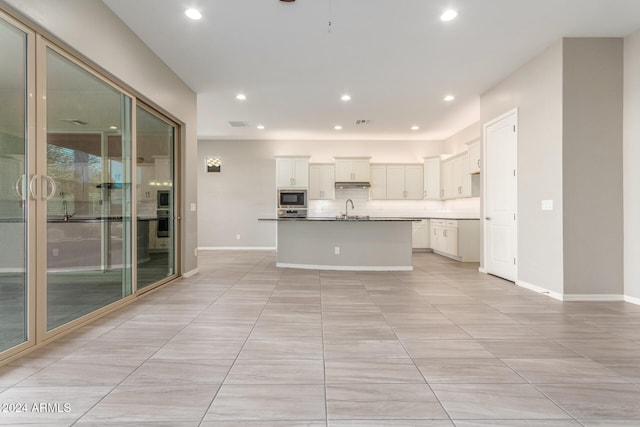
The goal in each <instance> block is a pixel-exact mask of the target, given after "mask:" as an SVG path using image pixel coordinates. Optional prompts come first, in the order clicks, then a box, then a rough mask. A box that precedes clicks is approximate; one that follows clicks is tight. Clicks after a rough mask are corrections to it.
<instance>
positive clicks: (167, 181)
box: [136, 107, 176, 289]
mask: <svg viewBox="0 0 640 427" xmlns="http://www.w3.org/2000/svg"><path fill="white" fill-rule="evenodd" d="M136 114H137V116H136V123H137V126H136V141H137V142H136V144H137V148H136V163H137V164H136V175H137V176H136V187H137V201H136V203H137V208H138V209H137V212H138V218H137V220H138V224H137V226H138V239H137V244H138V249H137V254H138V265H137V285H138V289H142V288H145V287H147V286H149V285H151V284H154V283H158V282H160V281H162V280H165V279H167V278H168V277H171V276H174V275H175V274H176V268H175V258H176V257H175V228H174V218H175V191H174V182H175V181H174V164H175V159H174V153H175V143H176V141H175V135H176V128H175V126H172V125H171V124H168V123H167V122H165V121H163V120H161V119H160V118H159V117H157V116H156V115H154V114H152V113H150V112H149V111H147V110H145V109H143V108H140V107H138V108H137V109H136Z"/></svg>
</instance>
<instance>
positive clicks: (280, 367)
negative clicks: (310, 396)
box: [225, 359, 324, 384]
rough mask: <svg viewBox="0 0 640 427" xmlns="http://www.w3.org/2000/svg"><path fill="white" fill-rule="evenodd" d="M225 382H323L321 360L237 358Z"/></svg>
mask: <svg viewBox="0 0 640 427" xmlns="http://www.w3.org/2000/svg"><path fill="white" fill-rule="evenodd" d="M225 384H324V365H323V363H322V360H319V359H307V360H238V361H236V362H235V363H234V365H233V367H232V368H231V371H230V372H229V375H228V376H227V378H226V380H225Z"/></svg>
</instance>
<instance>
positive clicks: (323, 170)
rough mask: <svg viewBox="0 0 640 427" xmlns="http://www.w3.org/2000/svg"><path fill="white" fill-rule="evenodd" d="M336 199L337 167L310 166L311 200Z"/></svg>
mask: <svg viewBox="0 0 640 427" xmlns="http://www.w3.org/2000/svg"><path fill="white" fill-rule="evenodd" d="M335 198H336V187H335V167H334V166H333V165H309V199H310V200H334V199H335Z"/></svg>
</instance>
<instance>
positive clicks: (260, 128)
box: [256, 125, 264, 130]
mask: <svg viewBox="0 0 640 427" xmlns="http://www.w3.org/2000/svg"><path fill="white" fill-rule="evenodd" d="M256 128H257V129H259V130H262V129H264V125H258V126H256Z"/></svg>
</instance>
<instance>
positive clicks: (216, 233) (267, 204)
mask: <svg viewBox="0 0 640 427" xmlns="http://www.w3.org/2000/svg"><path fill="white" fill-rule="evenodd" d="M198 145H199V149H198V157H199V161H198V203H199V210H200V216H199V226H198V230H199V240H198V243H199V246H200V247H203V248H207V247H274V246H275V243H276V242H275V239H276V227H275V224H274V223H273V222H271V223H269V222H258V221H257V219H258V218H260V217H269V216H271V217H273V216H274V215H275V209H276V208H275V207H276V204H275V203H276V186H275V182H276V177H275V167H276V163H275V156H291V155H300V156H311V159H310V160H311V162H314V163H323V162H333V157H334V156H338V157H339V156H367V157H369V156H371V162H373V163H376V162H377V163H421V162H422V161H423V157H426V156H433V155H437V154H440V153H442V152H443V151H442V150H443V149H442V142H441V141H236V140H234V141H219V140H201V141H199V143H198ZM207 156H214V157H220V158H221V159H222V168H221V172H220V173H206V172H205V166H204V165H205V159H206V157H207ZM337 197H339V196H337ZM425 204H426V202H425ZM360 208H361V203H360V202H358V209H360ZM336 213H337V212H336ZM238 234H239V235H240V239H237V238H236V237H237V235H238Z"/></svg>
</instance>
